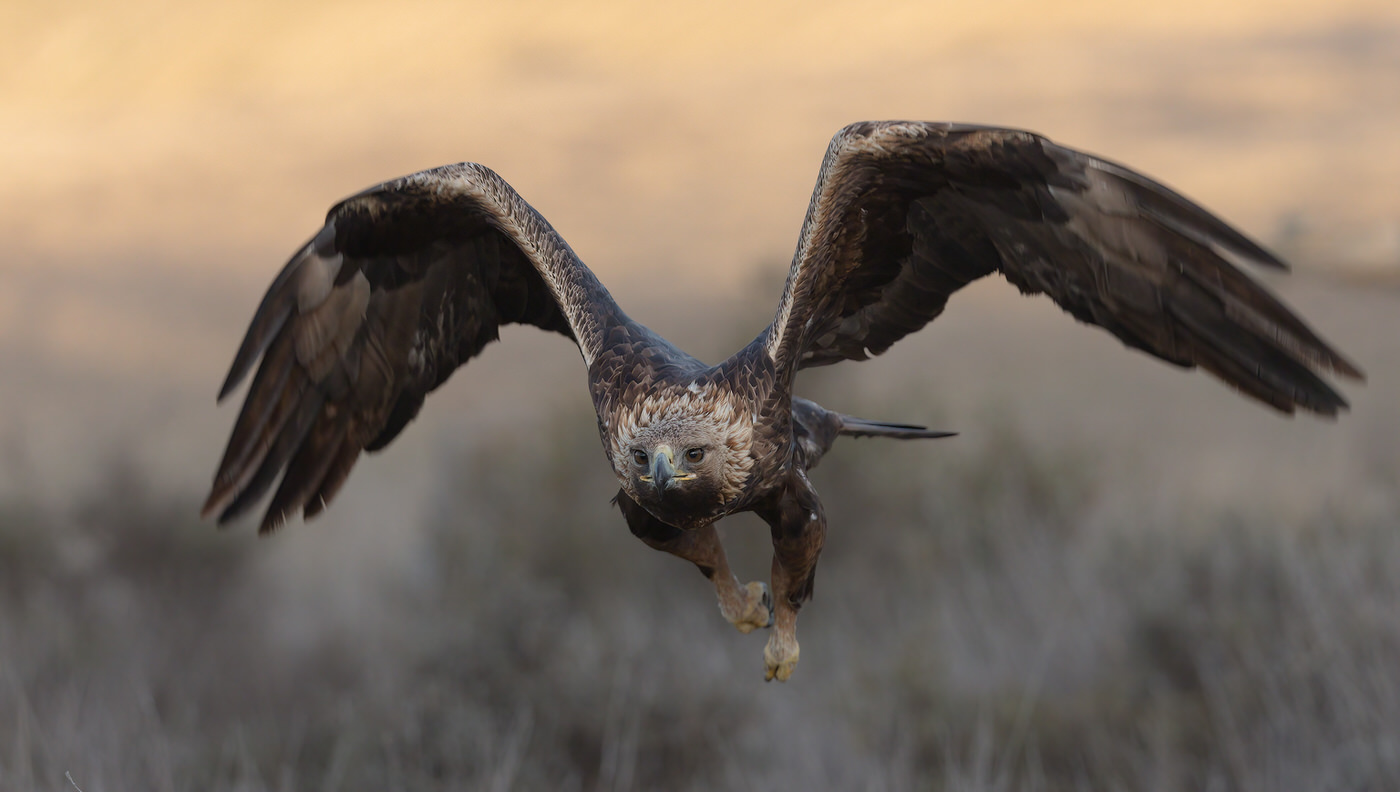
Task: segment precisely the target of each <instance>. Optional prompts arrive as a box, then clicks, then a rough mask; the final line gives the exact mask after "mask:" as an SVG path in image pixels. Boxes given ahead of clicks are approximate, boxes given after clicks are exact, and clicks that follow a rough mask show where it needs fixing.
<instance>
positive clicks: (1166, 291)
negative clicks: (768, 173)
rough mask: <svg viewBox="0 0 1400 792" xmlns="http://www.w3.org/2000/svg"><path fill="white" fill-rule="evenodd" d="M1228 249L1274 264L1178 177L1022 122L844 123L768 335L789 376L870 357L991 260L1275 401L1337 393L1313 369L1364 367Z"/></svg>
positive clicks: (1096, 318)
mask: <svg viewBox="0 0 1400 792" xmlns="http://www.w3.org/2000/svg"><path fill="white" fill-rule="evenodd" d="M1227 254H1228V255H1233V256H1235V257H1238V258H1242V259H1246V260H1250V261H1253V262H1255V263H1257V264H1261V265H1264V266H1269V267H1278V268H1283V267H1284V265H1283V263H1282V262H1281V261H1279V260H1278V259H1277V258H1275V257H1274V256H1273V255H1272V254H1270V253H1269V252H1268V251H1266V250H1264V249H1263V248H1261V247H1260V246H1259V245H1257V244H1256V243H1254V242H1252V241H1250V240H1249V239H1248V238H1247V237H1245V236H1244V235H1242V234H1241V233H1239V232H1238V231H1236V230H1234V229H1233V228H1231V227H1230V226H1228V225H1226V224H1225V223H1224V222H1223V221H1221V220H1220V219H1218V218H1216V217H1215V216H1214V215H1212V214H1210V213H1209V212H1207V211H1206V210H1204V209H1202V208H1201V207H1199V206H1197V205H1195V204H1194V203H1192V202H1190V201H1189V200H1187V199H1186V198H1184V197H1182V196H1181V195H1179V194H1177V193H1175V192H1173V191H1172V190H1170V189H1168V188H1166V187H1164V186H1162V185H1160V184H1157V183H1156V182H1154V181H1152V180H1151V179H1148V178H1146V177H1145V176H1142V175H1140V174H1138V173H1135V172H1133V171H1131V170H1129V169H1127V168H1124V167H1123V166H1121V165H1116V164H1114V163H1111V162H1107V161H1105V160H1102V159H1098V158H1096V157H1093V156H1090V155H1088V154H1084V153H1082V152H1079V151H1075V150H1072V149H1068V148H1064V147H1062V146H1058V145H1056V144H1054V143H1052V142H1050V141H1048V140H1046V139H1045V138H1042V137H1040V136H1037V135H1034V134H1031V133H1028V132H1021V131H1017V130H1007V129H995V128H988V127H976V126H959V125H953V124H933V123H919V122H865V123H861V124H853V125H851V126H849V127H846V128H845V129H843V130H841V131H840V132H839V133H837V135H836V137H835V138H833V140H832V142H831V146H830V147H829V148H828V150H827V154H826V158H825V160H824V161H823V163H822V169H821V173H820V175H819V177H818V181H817V187H816V190H815V191H814V193H813V196H812V202H811V204H810V206H809V208H808V212H807V218H806V222H805V223H804V225H803V229H802V235H801V237H800V240H799V244H798V248H797V252H796V254H795V255H794V257H793V263H792V268H791V270H790V272H789V275H788V280H787V284H786V286H785V288H784V292H783V298H782V301H781V303H780V304H779V310H778V315H777V317H776V318H775V320H774V322H773V325H772V326H771V327H770V328H769V330H768V332H767V337H766V339H765V344H766V349H767V351H768V353H769V354H770V355H771V356H772V358H773V360H774V361H775V363H776V365H777V366H778V368H779V371H780V372H781V373H780V379H781V378H783V377H786V378H787V379H786V381H787V382H789V383H790V382H791V377H792V376H793V375H794V374H795V373H796V371H797V370H798V369H801V368H806V367H809V366H819V365H827V364H831V363H835V362H838V361H841V360H865V359H868V358H869V357H871V356H873V355H878V354H880V353H882V352H884V351H885V350H887V349H889V347H890V346H891V345H893V344H894V343H895V342H896V341H898V340H899V339H900V338H903V337H904V336H906V335H908V334H909V333H912V332H914V331H916V330H918V329H920V328H921V327H923V326H924V325H925V324H927V323H928V322H929V321H930V320H932V319H933V318H934V317H936V316H938V315H939V313H941V312H942V310H943V308H944V306H945V304H946V303H947V300H948V297H949V296H950V295H952V294H953V293H954V292H955V291H957V290H958V289H960V288H962V287H963V286H965V285H967V284H968V283H971V282H972V281H974V280H977V279H978V278H981V277H984V276H986V275H990V274H992V273H994V272H1000V273H1002V275H1004V276H1005V277H1006V278H1007V280H1009V281H1011V282H1012V283H1013V284H1015V285H1016V286H1017V287H1018V288H1020V289H1021V290H1022V291H1023V292H1025V293H1028V294H1047V295H1049V296H1050V297H1051V298H1052V299H1054V300H1055V302H1057V303H1058V304H1059V305H1060V306H1061V307H1063V308H1064V309H1065V310H1066V311H1068V312H1069V313H1070V314H1072V315H1073V316H1074V317H1075V318H1076V319H1079V320H1080V321H1082V322H1086V323H1090V324H1096V325H1099V326H1101V327H1103V328H1105V329H1107V330H1108V331H1109V332H1111V333H1113V334H1114V335H1115V336H1117V337H1118V338H1119V339H1121V340H1122V341H1123V342H1124V343H1125V344H1127V345H1128V346H1131V347H1133V348H1136V349H1140V350H1143V351H1145V352H1148V353H1150V354H1153V355H1155V356H1157V357H1159V358H1161V359H1163V360H1166V361H1168V362H1171V363H1173V364H1176V365H1179V366H1183V367H1193V366H1200V367H1201V368H1204V369H1206V370H1207V371H1210V372H1211V373H1213V374H1215V375H1216V376H1217V377H1219V378H1221V379H1222V380H1224V381H1225V382H1226V383H1228V384H1230V385H1232V386H1234V387H1235V388H1237V389H1239V390H1240V391H1242V392H1244V393H1246V394H1248V395H1250V396H1252V397H1254V398H1256V399H1259V400H1261V401H1263V402H1265V403H1267V404H1269V405H1271V406H1273V407H1275V408H1277V409H1279V410H1282V411H1284V412H1293V410H1294V409H1295V408H1298V407H1301V408H1304V409H1307V410H1312V411H1315V412H1318V413H1322V414H1327V415H1330V414H1334V413H1336V412H1337V411H1338V410H1339V409H1343V408H1345V407H1346V401H1345V400H1344V399H1343V398H1342V397H1341V395H1340V394H1338V393H1337V392H1336V391H1335V390H1334V389H1333V388H1332V387H1331V386H1330V385H1329V384H1328V383H1327V382H1326V381H1324V380H1323V379H1322V377H1321V376H1320V374H1321V373H1323V372H1329V371H1330V372H1334V373H1337V374H1340V375H1343V376H1348V377H1357V378H1359V377H1361V376H1362V375H1361V372H1360V370H1359V369H1357V367H1356V366H1354V365H1353V364H1351V363H1350V362H1348V361H1347V360H1346V359H1345V358H1343V357H1342V356H1341V355H1340V354H1339V353H1337V352H1336V351H1335V350H1333V349H1332V348H1331V347H1329V346H1328V345H1327V344H1326V343H1325V342H1324V341H1322V339H1320V338H1319V337H1318V336H1317V335H1316V333H1314V332H1313V331H1312V330H1311V329H1310V328H1308V327H1307V325H1305V324H1304V323H1303V322H1302V320H1300V319H1299V318H1298V317H1297V316H1295V315H1294V314H1293V313H1292V312H1291V311H1290V310H1289V309H1288V308H1287V307H1286V306H1284V305H1283V304H1282V303H1281V302H1279V301H1278V299H1277V298H1275V297H1274V296H1273V295H1272V294H1270V293H1269V292H1268V291H1267V290H1266V289H1264V288H1263V287H1262V286H1260V285H1259V284H1258V283H1256V282H1255V281H1253V280H1252V279H1251V278H1250V277H1249V276H1247V275H1246V274H1245V273H1244V272H1242V271H1241V270H1240V269H1239V268H1237V267H1236V266H1235V265H1234V264H1232V263H1231V262H1230V261H1229V260H1228V259H1227V258H1226V255H1227Z"/></svg>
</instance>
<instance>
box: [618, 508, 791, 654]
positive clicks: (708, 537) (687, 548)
mask: <svg viewBox="0 0 1400 792" xmlns="http://www.w3.org/2000/svg"><path fill="white" fill-rule="evenodd" d="M614 502H615V503H616V504H617V507H618V508H619V509H621V510H622V515H623V516H624V517H626V518H627V527H628V528H630V529H631V530H632V535H633V536H636V537H637V538H638V539H641V540H642V541H643V542H646V543H647V545H648V546H650V547H651V548H653V549H655V550H662V551H665V552H667V553H670V554H671V555H673V556H676V557H677V558H683V559H685V560H686V561H689V562H690V563H692V564H694V565H695V566H696V567H698V568H699V569H700V573H701V574H703V575H704V576H705V577H706V578H707V579H708V580H709V581H710V582H712V583H714V584H715V594H716V595H717V596H718V597H719V612H720V613H721V614H722V615H723V616H724V618H725V620H726V621H728V622H729V623H730V624H732V625H734V626H735V627H737V628H738V630H739V632H742V633H747V632H752V631H753V630H754V629H756V628H760V627H770V626H772V624H773V600H772V597H770V596H769V594H768V587H767V586H766V585H764V584H763V583H759V582H754V583H749V584H748V585H743V584H741V583H740V582H739V579H738V578H737V577H735V576H734V573H733V572H732V571H730V569H729V558H728V556H726V555H725V553H724V544H723V543H721V542H720V540H719V534H718V533H717V532H716V531H715V526H714V524H710V525H706V526H704V527H703V528H696V529H694V530H690V531H683V530H681V529H680V528H675V527H673V526H670V525H667V524H666V523H664V522H661V521H660V520H658V519H656V518H655V517H653V516H652V514H651V512H648V511H647V510H646V509H644V508H642V507H641V506H640V505H638V504H637V502H636V501H634V500H632V499H631V498H629V497H628V496H627V493H626V492H621V491H619V492H618V493H617V497H616V498H615V499H614Z"/></svg>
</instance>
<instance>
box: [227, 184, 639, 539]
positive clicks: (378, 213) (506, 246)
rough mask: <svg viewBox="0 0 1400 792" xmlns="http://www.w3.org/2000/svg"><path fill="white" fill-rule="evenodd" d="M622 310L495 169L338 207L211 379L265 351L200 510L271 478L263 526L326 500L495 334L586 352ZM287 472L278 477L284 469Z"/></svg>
mask: <svg viewBox="0 0 1400 792" xmlns="http://www.w3.org/2000/svg"><path fill="white" fill-rule="evenodd" d="M620 316H621V314H620V311H618V310H617V307H616V305H615V303H613V302H612V298H611V297H610V296H609V295H608V293H607V291H606V290H605V289H603V287H602V286H601V284H599V283H598V281H597V279H596V278H594V276H593V274H592V273H591V272H589V271H588V269H587V268H586V267H585V266H584V265H583V263H582V262H580V261H579V260H578V258H577V257H576V256H575V255H574V253H573V251H572V250H570V249H569V247H568V245H567V244H565V243H564V241H563V240H562V239H561V238H560V237H559V236H558V234H557V233H556V232H555V231H554V229H553V228H552V227H550V226H549V224H548V223H547V222H546V221H545V220H544V218H542V217H540V215H539V214H538V213H537V212H535V210H534V209H533V208H531V207H530V206H529V204H527V203H525V201H524V200H523V199H521V198H520V196H519V195H518V194H516V193H515V191H514V190H513V189H511V188H510V186H509V185H507V184H506V183H505V181H504V180H502V179H501V178H500V177H499V176H497V175H496V174H495V173H493V172H491V171H490V170H488V169H486V168H483V167H481V166H479V165H474V164H470V163H464V164H462V165H454V166H447V167H444V168H438V169H435V170H432V171H424V172H422V173H417V174H413V175H411V176H407V177H404V178H402V179H398V180H396V181H392V182H386V183H385V184H382V185H379V186H378V187H375V188H372V189H370V190H367V191H365V192H363V193H361V194H359V195H356V196H354V197H352V198H349V199H347V200H345V201H343V202H341V203H340V204H337V205H336V206H335V207H333V208H332V209H331V211H330V213H329V214H328V216H327V219H326V224H325V227H324V228H322V230H321V231H320V232H319V233H318V234H317V235H316V236H315V237H314V238H313V239H312V240H311V241H310V242H308V243H307V244H306V245H305V246H304V247H303V248H302V249H301V250H299V251H298V252H297V253H296V255H294V256H293V257H292V259H291V261H289V262H288V263H287V265H286V266H285V267H284V268H283V269H282V271H281V272H280V273H279V274H278V275H277V277H276V278H275V279H274V280H273V282H272V285H271V286H270V287H269V288H268V291H267V294H266V295H265V296H264V297H263V299H262V302H261V303H260V304H259V306H258V309H257V311H256V312H255V313H254V315H253V319H252V321H251V322H250V324H249V326H248V331H247V333H246V334H245V335H244V338H243V342H242V344H241V345H240V346H239V349H238V352H237V354H236V355H235V356H234V360H233V364H232V366H231V367H230V369H229V373H228V376H227V378H226V379H225V381H224V384H223V386H222V387H221V388H220V390H219V398H220V400H222V399H223V398H225V397H227V396H228V395H229V393H230V392H232V391H233V389H235V388H236V387H237V386H238V384H239V383H240V382H241V381H242V380H243V379H244V378H246V377H247V375H248V373H249V372H250V371H252V369H253V366H254V364H255V363H257V362H258V360H259V359H261V361H262V362H261V364H260V365H259V366H258V369H257V373H256V375H255V376H254V377H253V383H252V385H251V386H250V387H249V390H248V395H247V397H246V398H245V400H244V402H243V406H242V408H241V409H240V411H239V414H238V418H237V420H236V421H235V423H234V427H233V431H232V433H231V435H230V437H229V443H228V447H227V449H226V450H225V452H224V456H223V459H222V461H221V462H220V464H219V469H218V472H217V473H216V474H215V477H214V483H213V486H212V488H211V490H210V493H209V497H208V500H207V501H206V502H205V505H204V510H203V511H204V514H205V515H209V514H215V513H217V514H218V515H219V522H220V523H223V522H226V521H228V520H230V519H233V518H234V517H237V516H238V515H239V514H242V513H243V512H245V511H246V510H248V509H249V508H251V507H252V506H253V505H254V504H255V503H257V502H258V501H259V500H260V499H261V498H262V497H263V496H264V495H265V494H266V493H267V492H268V491H269V490H271V489H272V487H273V484H274V483H276V482H277V480H278V476H279V475H281V476H282V478H281V483H280V485H278V487H277V490H276V493H275V494H274V495H273V497H272V501H271V504H270V506H269V508H268V510H267V513H266V515H265V516H264V518H263V521H262V524H261V527H260V530H261V531H263V532H266V531H270V530H273V529H275V528H276V527H277V526H279V525H281V524H282V523H283V522H284V521H285V520H286V519H287V518H288V517H289V516H290V515H292V514H293V513H295V512H296V511H297V510H302V512H303V514H304V515H305V516H307V517H310V516H312V515H314V514H316V513H318V512H320V511H321V510H322V509H323V508H324V507H325V505H326V503H327V502H329V501H330V499H331V498H333V497H334V496H335V494H336V492H337V491H338V490H339V488H340V486H341V485H342V484H343V483H344V482H345V479H346V477H347V476H348V475H349V473H350V470H351V468H353V467H354V464H355V461H356V460H357V459H358V458H359V455H360V453H361V452H362V451H364V450H367V449H368V450H374V449H377V448H380V447H383V446H384V445H385V444H387V443H388V442H389V441H390V440H392V439H393V437H394V436H395V435H397V434H398V432H399V431H401V430H402V429H403V428H404V426H405V425H406V424H407V423H408V422H409V421H410V420H412V418H413V417H414V416H415V415H417V412H418V408H419V407H420V406H421V405H422V403H423V399H424V398H425V397H426V395H427V394H428V392H430V391H431V390H433V389H434V388H436V387H437V386H438V385H440V384H442V382H444V381H445V380H446V379H447V378H448V376H449V375H450V374H451V373H452V372H453V370H455V369H456V368H457V367H458V366H460V365H462V364H464V363H466V362H467V361H468V360H470V359H471V358H472V357H473V356H475V355H476V354H477V353H478V352H480V351H481V349H482V348H483V347H484V346H485V345H486V344H488V343H490V342H491V341H493V340H495V339H496V338H497V337H498V334H499V330H500V326H501V325H503V324H509V323H523V324H532V325H535V326H536V327H539V328H541V329H544V330H550V331H554V332H558V333H560V334H562V335H565V336H568V337H569V338H571V339H574V340H575V341H576V342H577V343H579V346H580V350H581V351H582V352H583V354H584V358H585V360H589V359H591V357H592V356H593V355H595V354H597V352H598V349H599V347H600V345H601V343H602V341H601V339H602V336H603V333H604V331H605V330H606V329H607V328H608V327H609V326H610V323H612V322H615V321H617V320H618V318H619V317H620ZM284 471H285V473H284Z"/></svg>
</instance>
